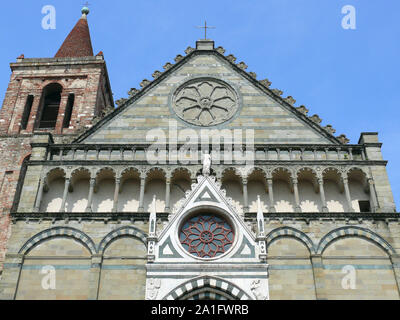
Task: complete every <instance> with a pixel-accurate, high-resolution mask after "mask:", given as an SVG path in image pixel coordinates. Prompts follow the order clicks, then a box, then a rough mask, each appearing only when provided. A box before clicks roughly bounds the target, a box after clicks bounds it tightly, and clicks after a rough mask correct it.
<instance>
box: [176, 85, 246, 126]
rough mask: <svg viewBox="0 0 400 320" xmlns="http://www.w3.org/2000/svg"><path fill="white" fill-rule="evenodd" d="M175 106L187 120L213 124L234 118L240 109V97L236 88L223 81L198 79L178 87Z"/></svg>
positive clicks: (180, 115) (181, 116)
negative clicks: (235, 90)
mask: <svg viewBox="0 0 400 320" xmlns="http://www.w3.org/2000/svg"><path fill="white" fill-rule="evenodd" d="M173 108H174V110H175V112H176V114H177V115H178V116H179V117H180V118H181V119H183V120H185V121H186V122H189V123H191V124H195V125H200V126H212V125H217V124H220V123H222V122H225V121H227V120H229V119H230V118H232V116H233V115H234V114H235V113H236V111H237V109H238V99H237V96H236V94H235V92H234V90H233V89H232V88H231V87H230V86H229V85H228V84H226V83H225V82H223V81H220V80H217V79H213V80H210V79H197V80H193V81H189V82H188V83H186V84H185V85H183V86H182V87H180V88H179V89H178V91H177V92H176V94H175V96H174V99H173Z"/></svg>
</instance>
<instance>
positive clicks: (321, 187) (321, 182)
mask: <svg viewBox="0 0 400 320" xmlns="http://www.w3.org/2000/svg"><path fill="white" fill-rule="evenodd" d="M318 184H319V194H320V195H321V203H322V212H328V207H327V206H326V199H325V190H324V178H318Z"/></svg>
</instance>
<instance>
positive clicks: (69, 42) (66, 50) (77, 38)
mask: <svg viewBox="0 0 400 320" xmlns="http://www.w3.org/2000/svg"><path fill="white" fill-rule="evenodd" d="M81 12H82V17H81V18H80V19H79V21H78V22H77V24H76V25H75V27H74V28H73V29H72V31H71V32H70V33H69V35H68V36H67V38H66V39H65V41H64V43H63V44H62V46H61V48H60V49H59V50H58V52H57V53H56V55H55V58H67V57H90V56H93V47H92V41H91V39H90V31H89V25H88V22H87V15H88V14H89V12H90V10H89V8H88V7H87V6H85V7H83V8H82V11H81Z"/></svg>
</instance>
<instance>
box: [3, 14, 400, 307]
mask: <svg viewBox="0 0 400 320" xmlns="http://www.w3.org/2000/svg"><path fill="white" fill-rule="evenodd" d="M88 13H89V10H88V9H87V8H84V9H83V10H82V17H81V19H79V21H78V23H77V24H76V26H75V27H74V29H73V30H72V31H71V33H70V34H69V35H68V37H67V39H66V40H65V41H64V43H63V45H62V46H61V48H60V50H59V51H58V52H57V54H56V56H55V57H54V58H41V59H30V58H25V57H24V56H23V55H21V56H20V57H18V59H17V62H15V63H12V64H11V69H12V75H11V80H10V84H9V87H8V89H7V93H6V96H5V100H4V103H3V107H2V109H1V111H0V142H1V150H2V152H1V156H0V160H1V162H2V164H3V166H2V169H1V170H2V172H1V175H2V189H1V199H2V204H3V214H2V216H1V220H0V222H1V226H2V228H1V238H0V240H1V241H0V253H1V258H2V261H1V262H2V275H1V281H0V298H1V299H149V300H155V299H157V300H162V299H180V300H184V299H223V300H226V299H228V300H231V299H232V300H233V299H242V300H269V299H399V298H400V296H399V294H400V289H399V288H400V255H399V254H400V224H399V223H400V219H399V215H398V213H397V212H396V207H395V204H394V200H393V196H392V192H391V188H390V183H389V179H388V176H387V172H386V164H387V161H385V160H384V159H383V158H382V154H381V146H382V144H381V143H380V142H379V140H378V134H377V133H374V132H366V133H362V134H361V136H360V139H359V141H358V143H357V144H349V140H348V139H347V138H346V136H345V135H339V136H335V135H334V134H335V130H334V129H333V128H332V126H331V125H327V126H324V127H322V126H321V125H320V124H321V119H320V118H319V116H318V115H312V116H310V115H309V114H308V112H309V110H308V109H307V108H306V107H305V106H299V107H295V106H294V104H295V100H294V99H293V98H292V97H291V96H288V97H286V98H284V97H283V96H282V94H283V93H282V91H280V90H279V89H272V88H271V82H269V81H268V80H267V79H265V80H257V76H256V74H255V73H254V72H248V71H246V70H247V65H246V64H245V63H244V62H238V61H236V57H235V56H234V55H232V54H226V53H225V49H224V48H222V47H216V46H215V45H214V42H213V41H211V40H199V41H197V42H196V45H195V47H194V48H192V47H188V48H187V49H186V50H185V55H177V56H176V58H175V61H174V63H170V62H168V63H166V64H165V65H164V66H163V71H155V72H154V73H153V74H152V76H153V80H151V81H150V80H143V82H142V83H141V84H140V85H141V89H140V90H138V89H135V88H132V89H130V90H129V92H128V94H129V97H127V98H126V99H121V100H119V101H117V102H116V104H117V107H116V108H115V107H114V102H113V98H112V91H111V85H110V81H109V78H108V73H107V67H106V63H105V60H104V55H103V53H102V52H100V53H98V54H97V55H94V53H93V49H92V44H91V40H90V33H89V27H88V22H87V15H88Z"/></svg>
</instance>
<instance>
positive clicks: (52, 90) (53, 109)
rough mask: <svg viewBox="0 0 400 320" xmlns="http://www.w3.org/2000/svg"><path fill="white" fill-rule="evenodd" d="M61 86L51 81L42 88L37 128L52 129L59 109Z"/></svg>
mask: <svg viewBox="0 0 400 320" xmlns="http://www.w3.org/2000/svg"><path fill="white" fill-rule="evenodd" d="M61 92H62V86H61V85H59V84H58V83H52V84H49V85H48V86H46V87H45V88H44V89H43V94H42V109H41V114H40V122H39V128H43V129H54V128H55V127H56V123H57V117H58V110H59V109H60V102H61Z"/></svg>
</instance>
